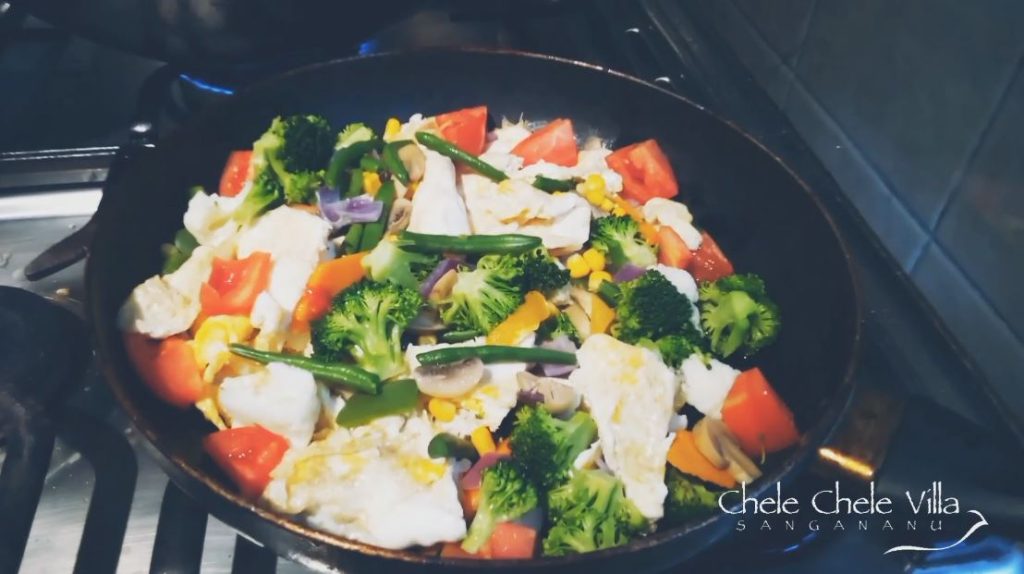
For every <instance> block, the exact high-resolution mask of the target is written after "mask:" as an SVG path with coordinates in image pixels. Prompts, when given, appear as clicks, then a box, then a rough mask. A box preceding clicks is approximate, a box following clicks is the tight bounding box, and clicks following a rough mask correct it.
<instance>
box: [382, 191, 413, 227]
mask: <svg viewBox="0 0 1024 574" xmlns="http://www.w3.org/2000/svg"><path fill="white" fill-rule="evenodd" d="M410 219H412V202H411V201H409V200H408V199H405V198H404V197H402V198H399V199H396V200H395V202H394V203H393V204H392V205H391V213H389V214H388V233H398V232H399V231H404V230H405V228H406V227H409V220H410Z"/></svg>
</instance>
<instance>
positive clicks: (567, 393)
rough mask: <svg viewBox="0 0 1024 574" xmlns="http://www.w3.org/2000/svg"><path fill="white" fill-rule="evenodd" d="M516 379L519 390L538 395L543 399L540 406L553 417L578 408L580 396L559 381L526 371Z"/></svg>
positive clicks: (517, 375)
mask: <svg viewBox="0 0 1024 574" xmlns="http://www.w3.org/2000/svg"><path fill="white" fill-rule="evenodd" d="M516 379H517V380H518V381H519V390H521V391H524V392H527V393H535V394H537V395H539V396H540V397H541V398H542V399H543V401H542V402H541V406H543V407H544V409H545V410H546V411H548V412H549V413H551V414H553V415H560V414H563V413H568V412H571V411H574V410H576V408H577V407H579V406H580V394H579V393H577V392H576V389H574V388H572V387H570V386H569V385H567V384H565V382H564V381H563V380H561V379H556V378H554V377H538V376H537V375H534V374H533V373H530V372H527V371H522V372H520V373H518V374H516Z"/></svg>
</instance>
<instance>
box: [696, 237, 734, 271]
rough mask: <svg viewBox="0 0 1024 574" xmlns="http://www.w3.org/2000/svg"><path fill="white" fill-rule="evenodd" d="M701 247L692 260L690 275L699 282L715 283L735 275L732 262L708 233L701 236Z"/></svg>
mask: <svg viewBox="0 0 1024 574" xmlns="http://www.w3.org/2000/svg"><path fill="white" fill-rule="evenodd" d="M700 237H701V241H700V247H698V248H697V250H696V251H694V252H693V257H692V258H691V259H690V274H691V275H693V278H694V279H696V280H697V281H714V280H716V279H721V278H722V277H725V276H726V275H732V274H733V268H732V262H730V261H729V259H728V258H727V257H726V256H725V253H722V249H721V248H720V247H718V244H717V243H715V240H714V239H712V238H711V236H710V235H708V234H707V232H703V233H701V234H700Z"/></svg>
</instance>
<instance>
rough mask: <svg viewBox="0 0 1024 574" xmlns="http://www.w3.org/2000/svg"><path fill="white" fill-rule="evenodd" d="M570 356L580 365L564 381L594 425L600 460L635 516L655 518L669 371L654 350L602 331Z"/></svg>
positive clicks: (660, 509)
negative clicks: (618, 482)
mask: <svg viewBox="0 0 1024 574" xmlns="http://www.w3.org/2000/svg"><path fill="white" fill-rule="evenodd" d="M576 359H577V361H578V362H579V365H580V367H579V368H578V369H576V370H575V371H573V373H572V374H571V375H569V383H570V384H572V385H573V386H574V387H576V389H577V390H579V391H580V393H582V394H583V401H584V403H585V404H586V405H587V406H588V407H589V409H590V414H591V416H593V417H594V421H595V422H596V423H597V436H598V438H599V439H600V442H601V451H602V452H603V454H604V461H605V463H606V464H607V465H608V468H609V469H610V470H611V471H612V472H613V473H614V474H615V476H617V477H618V478H619V479H620V480H622V482H623V484H624V485H625V488H626V497H627V498H629V499H630V500H632V501H633V503H634V504H635V505H636V507H637V509H638V510H639V511H640V513H641V514H643V515H644V516H646V517H647V518H649V519H651V520H657V519H659V518H661V516H662V515H663V514H664V501H665V495H666V494H667V493H668V489H667V488H666V487H665V462H666V459H667V457H668V448H669V446H670V445H671V442H672V437H671V436H670V435H669V434H668V431H669V424H670V421H671V419H672V415H673V414H674V412H673V407H672V405H673V401H674V399H675V394H676V379H675V374H674V373H673V372H672V370H671V369H669V368H668V367H666V366H665V364H664V363H662V362H661V359H660V358H659V357H658V355H657V354H656V353H654V352H652V351H650V350H648V349H644V348H641V347H634V346H632V345H628V344H626V343H623V342H621V341H619V340H618V339H615V338H613V337H609V336H608V335H600V334H599V335H593V336H591V337H590V338H588V339H587V340H586V341H585V342H584V343H583V346H582V347H580V350H579V351H578V352H577V353H576Z"/></svg>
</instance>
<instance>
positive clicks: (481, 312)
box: [441, 255, 523, 333]
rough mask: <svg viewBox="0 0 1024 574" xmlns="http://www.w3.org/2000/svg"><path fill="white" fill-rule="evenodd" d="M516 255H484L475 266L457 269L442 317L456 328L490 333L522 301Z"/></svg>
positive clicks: (443, 304) (442, 307)
mask: <svg viewBox="0 0 1024 574" xmlns="http://www.w3.org/2000/svg"><path fill="white" fill-rule="evenodd" d="M519 270H520V266H519V265H518V264H517V262H516V259H515V258H513V257H509V256H502V255H485V256H483V257H481V258H480V261H478V262H477V264H476V269H469V268H466V267H462V268H460V269H459V271H458V276H457V278H456V279H455V284H454V285H452V292H451V295H450V296H449V297H448V299H447V300H446V301H444V302H443V303H442V305H441V319H442V320H443V321H444V322H445V324H447V325H449V326H451V327H453V328H454V329H456V330H464V331H480V332H482V333H490V332H491V329H494V327H496V326H497V325H498V323H501V322H502V321H504V320H505V317H508V316H509V315H511V314H512V312H513V311H515V310H516V308H517V307H519V305H520V304H522V302H523V292H522V291H521V290H520V288H519V283H520V277H521V274H520V272H519Z"/></svg>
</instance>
